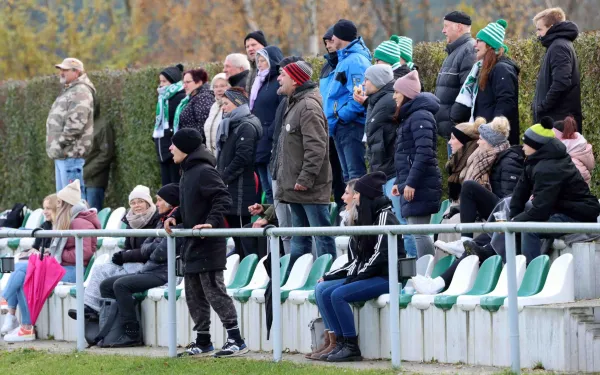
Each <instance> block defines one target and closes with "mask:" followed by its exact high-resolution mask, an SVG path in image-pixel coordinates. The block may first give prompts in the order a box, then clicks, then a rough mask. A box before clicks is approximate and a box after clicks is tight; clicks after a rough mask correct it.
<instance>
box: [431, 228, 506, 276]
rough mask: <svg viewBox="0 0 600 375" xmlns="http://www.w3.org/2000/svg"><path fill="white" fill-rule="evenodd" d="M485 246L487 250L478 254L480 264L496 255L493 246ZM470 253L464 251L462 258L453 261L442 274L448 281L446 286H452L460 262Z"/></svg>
mask: <svg viewBox="0 0 600 375" xmlns="http://www.w3.org/2000/svg"><path fill="white" fill-rule="evenodd" d="M488 237H489V236H488ZM483 248H484V249H485V251H484V252H481V253H479V254H477V255H478V256H479V264H480V265H481V264H482V263H483V262H485V260H486V259H487V258H489V257H491V256H494V255H496V252H495V251H494V249H492V247H491V246H489V245H488V246H484V247H483ZM469 255H471V254H467V252H466V251H465V252H464V253H463V255H462V256H461V257H460V258H458V259H457V260H455V261H454V263H452V265H451V266H450V267H449V268H448V269H447V270H446V271H445V272H444V273H443V274H442V275H441V276H440V277H441V278H442V279H444V283H446V288H447V287H448V286H450V282H451V281H452V277H454V273H455V272H456V268H457V267H458V264H459V263H460V262H462V261H463V259H465V258H466V257H468V256H469Z"/></svg>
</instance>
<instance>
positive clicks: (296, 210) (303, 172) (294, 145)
mask: <svg viewBox="0 0 600 375" xmlns="http://www.w3.org/2000/svg"><path fill="white" fill-rule="evenodd" d="M312 73H313V70H312V67H311V65H310V64H309V63H307V62H305V61H298V62H294V63H291V64H288V65H286V66H285V67H283V68H282V71H281V74H280V75H279V77H278V78H277V81H278V82H279V84H280V85H281V89H280V91H281V92H282V93H284V94H285V95H287V96H288V108H287V110H286V112H285V117H284V120H283V124H285V125H284V128H283V129H282V131H281V135H280V137H281V139H280V142H281V143H280V146H281V149H282V150H285V152H282V153H280V154H279V163H278V164H279V165H278V172H277V182H278V183H277V192H276V193H275V195H276V197H277V199H279V200H280V201H282V202H285V203H289V204H290V208H291V210H292V226H293V227H295V228H296V227H328V226H330V225H331V224H330V219H329V201H330V199H331V166H330V165H329V158H328V155H329V150H328V144H329V142H328V138H327V121H326V119H325V116H324V113H323V107H322V104H321V100H322V99H321V95H320V94H319V90H318V88H317V84H316V83H314V82H313V81H311V80H310V77H311V76H312ZM316 244H317V255H318V256H321V255H323V254H331V255H332V256H334V257H335V242H334V240H333V237H330V236H317V237H316ZM311 251H312V237H310V236H294V237H292V250H291V257H290V265H293V264H294V262H295V261H296V260H297V259H298V258H299V257H300V256H302V255H304V254H310V253H311ZM290 269H291V267H290Z"/></svg>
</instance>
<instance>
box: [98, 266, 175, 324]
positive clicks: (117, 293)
mask: <svg viewBox="0 0 600 375" xmlns="http://www.w3.org/2000/svg"><path fill="white" fill-rule="evenodd" d="M162 285H165V280H164V279H163V278H161V277H158V276H155V275H152V274H137V273H136V274H133V275H119V276H113V277H109V278H108V279H105V280H104V281H103V282H101V283H100V295H101V296H102V298H112V299H115V300H117V304H118V305H119V315H120V316H121V323H122V324H123V325H125V324H132V323H138V320H137V315H136V313H135V304H134V300H133V294H134V293H139V292H144V291H146V290H148V289H151V288H156V287H158V286H162Z"/></svg>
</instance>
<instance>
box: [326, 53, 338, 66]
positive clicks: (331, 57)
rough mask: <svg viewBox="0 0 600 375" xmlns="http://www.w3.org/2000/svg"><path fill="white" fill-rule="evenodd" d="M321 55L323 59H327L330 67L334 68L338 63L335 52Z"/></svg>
mask: <svg viewBox="0 0 600 375" xmlns="http://www.w3.org/2000/svg"><path fill="white" fill-rule="evenodd" d="M323 57H324V58H325V60H327V63H328V64H329V66H331V68H332V69H335V67H336V66H337V64H338V55H337V53H328V54H326V55H324V56H323Z"/></svg>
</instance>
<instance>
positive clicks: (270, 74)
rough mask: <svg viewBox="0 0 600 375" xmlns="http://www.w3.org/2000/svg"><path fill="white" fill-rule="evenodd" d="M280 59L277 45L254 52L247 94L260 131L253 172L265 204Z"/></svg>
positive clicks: (269, 199)
mask: <svg viewBox="0 0 600 375" xmlns="http://www.w3.org/2000/svg"><path fill="white" fill-rule="evenodd" d="M281 59H283V53H282V52H281V50H280V49H279V47H276V46H268V47H265V48H263V49H261V50H259V51H258V52H257V54H256V60H257V66H258V74H257V77H256V79H255V80H254V84H253V85H252V90H251V91H250V111H252V114H253V115H255V116H256V117H257V118H258V119H259V120H260V123H261V125H262V128H263V133H262V137H261V138H260V140H259V141H258V145H257V147H256V173H257V174H258V177H259V178H260V186H261V187H262V191H263V192H264V193H265V195H266V198H267V203H268V204H273V190H272V185H273V177H272V176H271V173H270V172H269V161H270V160H271V149H272V148H273V119H274V118H275V112H277V107H278V106H279V103H280V102H281V99H282V98H283V97H282V96H280V95H278V94H277V90H278V89H279V84H278V83H277V76H278V75H279V63H280V61H281Z"/></svg>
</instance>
